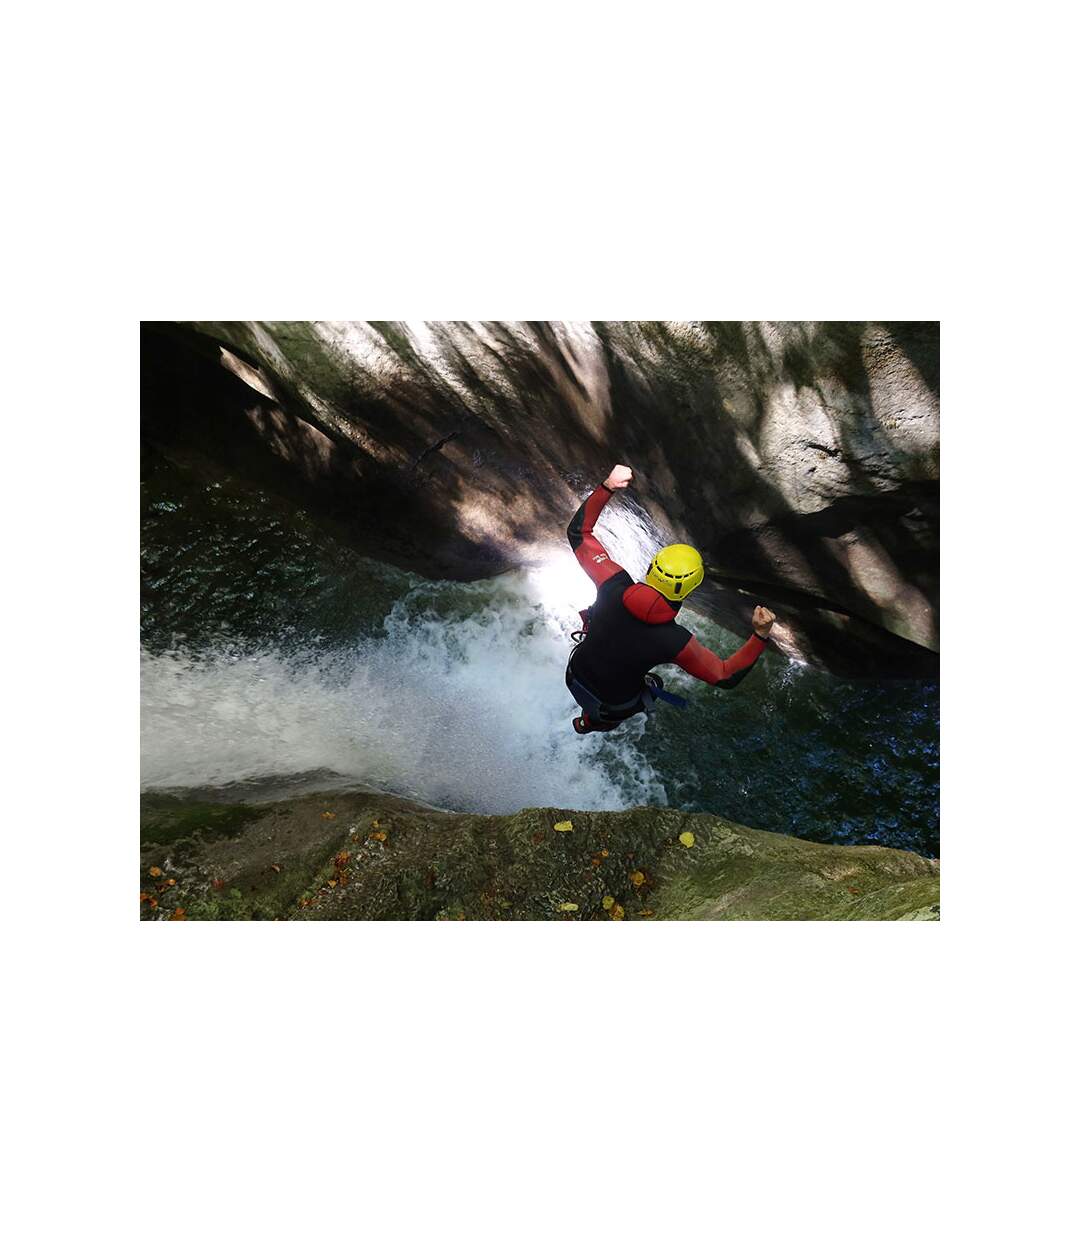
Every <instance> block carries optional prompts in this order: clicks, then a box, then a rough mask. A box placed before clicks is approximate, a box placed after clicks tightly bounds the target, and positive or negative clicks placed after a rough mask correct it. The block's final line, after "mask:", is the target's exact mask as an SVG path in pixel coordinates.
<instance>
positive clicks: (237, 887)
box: [139, 792, 939, 921]
mask: <svg viewBox="0 0 1080 1242" xmlns="http://www.w3.org/2000/svg"><path fill="white" fill-rule="evenodd" d="M567 824H569V825H570V827H569V828H567V827H566V825H567ZM938 903H939V895H938V864H937V863H936V862H933V861H931V860H929V859H926V858H921V857H919V856H918V855H917V854H909V853H906V852H904V851H901V850H891V849H884V848H882V847H880V846H843V845H817V844H815V843H813V842H809V841H802V840H799V839H797V838H795V837H788V836H783V835H781V834H779V833H771V832H761V831H759V830H757V829H753V828H745V827H742V826H741V825H739V824H733V823H731V822H729V821H728V820H725V819H721V818H720V817H718V816H716V815H702V814H688V813H686V812H683V811H675V810H670V809H667V808H658V807H636V808H634V809H633V810H628V811H588V812H585V811H569V810H559V809H555V808H550V807H542V808H529V809H527V810H523V811H518V812H516V813H515V814H513V815H456V814H454V815H452V814H447V813H445V812H442V811H437V810H433V809H431V808H430V807H425V806H422V805H418V804H416V803H411V802H407V801H405V800H404V799H401V798H395V797H392V796H390V795H387V794H380V793H367V792H334V793H327V794H315V795H310V796H307V797H302V798H295V799H290V800H288V801H282V802H271V803H264V804H255V805H237V804H222V803H206V802H189V801H182V800H177V799H172V798H166V797H162V796H161V795H147V796H144V798H143V813H142V850H141V865H140V903H139V908H140V911H141V915H142V917H143V918H144V919H159V920H160V919H609V920H610V919H614V920H617V921H618V920H626V921H633V920H637V919H831V920H837V919H906V920H936V919H937V918H938V917H939V904H938Z"/></svg>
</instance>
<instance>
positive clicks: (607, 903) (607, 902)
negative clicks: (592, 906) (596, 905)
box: [600, 897, 615, 910]
mask: <svg viewBox="0 0 1080 1242" xmlns="http://www.w3.org/2000/svg"><path fill="white" fill-rule="evenodd" d="M600 904H601V905H602V906H603V907H604V909H605V910H610V909H611V907H612V906H613V905H614V904H615V898H614V897H605V898H604V899H603V901H601V902H600Z"/></svg>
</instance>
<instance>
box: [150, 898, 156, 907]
mask: <svg viewBox="0 0 1080 1242" xmlns="http://www.w3.org/2000/svg"><path fill="white" fill-rule="evenodd" d="M150 909H151V910H156V909H157V898H156V897H151V898H150Z"/></svg>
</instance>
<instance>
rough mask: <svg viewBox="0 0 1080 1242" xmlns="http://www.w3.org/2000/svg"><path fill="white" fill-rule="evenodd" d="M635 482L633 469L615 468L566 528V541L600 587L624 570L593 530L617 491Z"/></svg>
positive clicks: (583, 567) (584, 502)
mask: <svg viewBox="0 0 1080 1242" xmlns="http://www.w3.org/2000/svg"><path fill="white" fill-rule="evenodd" d="M632 478H633V471H632V470H630V468H629V467H627V466H615V467H614V468H613V469H612V471H611V473H610V474H609V475H608V477H607V478H606V479H605V480H604V481H603V483H601V484H600V486H599V487H598V488H597V489H596V490H595V491H594V492H592V493H591V494H590V495H589V496H587V497H586V498H585V500H583V501H582V503H581V505H580V506H579V508H578V511H577V513H575V514H574V516H573V517H572V518H571V519H570V525H569V526H568V527H567V528H566V537H567V539H569V540H570V546H571V548H573V550H574V555H575V556H576V557H577V559H578V564H579V565H580V566H581V568H582V569H584V570H585V572H586V573H587V574H588V575H589V577H590V578H591V579H592V580H593V582H595V583H596V585H597V586H598V587H599V586H603V584H604V583H605V582H607V580H608V579H609V578H614V577H615V575H616V574H621V573H622V571H623V568H622V566H621V565H619V564H617V563H616V562H615V561H613V560H612V559H611V557H610V556H609V555H608V554H607V551H606V550H605V548H604V545H603V544H602V543H601V542H600V540H599V539H597V537H596V536H595V535H594V534H593V527H594V526H595V525H596V523H597V520H598V518H599V517H600V514H601V512H602V511H603V508H604V505H606V504H607V502H608V501H609V500H610V499H611V497H612V495H613V494H614V492H615V490H616V489H617V488H622V487H625V486H626V485H627V484H628V483H629V482H630V480H631V479H632Z"/></svg>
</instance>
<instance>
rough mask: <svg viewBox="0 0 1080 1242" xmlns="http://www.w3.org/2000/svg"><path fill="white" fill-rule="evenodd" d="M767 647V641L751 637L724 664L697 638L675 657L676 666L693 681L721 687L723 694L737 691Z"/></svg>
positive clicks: (691, 640)
mask: <svg viewBox="0 0 1080 1242" xmlns="http://www.w3.org/2000/svg"><path fill="white" fill-rule="evenodd" d="M767 646H768V643H767V642H766V641H765V639H764V638H759V637H758V636H757V635H756V634H751V635H750V637H749V638H748V639H747V640H746V642H744V643H743V645H742V646H741V647H740V648H739V650H738V651H736V652H735V654H734V655H733V656H730V657H729V658H728V659H726V660H722V659H721V658H720V657H719V656H718V655H717V654H716V653H715V652H713V651H710V650H709V649H708V647H706V646H704V645H703V644H702V643H699V642H698V640H697V639H696V638H691V639H690V641H689V642H688V643H687V644H686V646H685V647H684V648H683V649H682V651H680V652H679V654H678V655H677V656H676V657H675V663H676V664H677V665H678V666H679V668H681V669H684V670H685V671H686V672H687V673H689V674H690V676H691V677H698V678H700V679H701V680H702V681H707V682H708V683H709V685H711V686H720V687H722V688H723V689H724V690H734V688H735V687H736V686H737V685H738V684H739V682H740V681H742V679H743V678H744V677H745V676H746V674H747V673H749V671H750V670H751V669H752V668H753V667H754V664H755V662H756V661H757V658H758V656H759V655H761V653H762V652H763V651H764V650H765V648H766V647H767Z"/></svg>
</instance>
